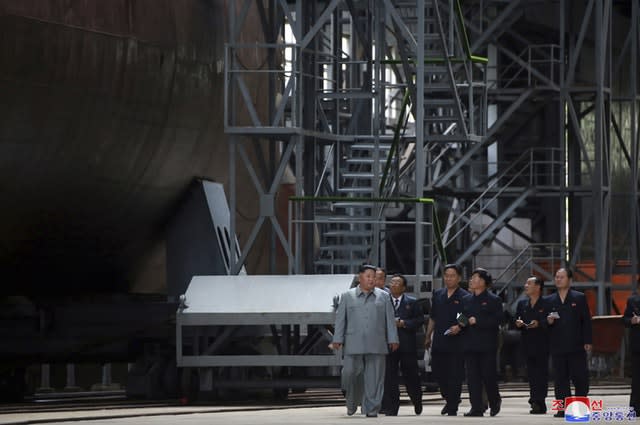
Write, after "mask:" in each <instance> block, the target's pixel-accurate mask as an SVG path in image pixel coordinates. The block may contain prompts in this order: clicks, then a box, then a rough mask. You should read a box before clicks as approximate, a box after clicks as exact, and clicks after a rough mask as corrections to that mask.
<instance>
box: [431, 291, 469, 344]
mask: <svg viewBox="0 0 640 425" xmlns="http://www.w3.org/2000/svg"><path fill="white" fill-rule="evenodd" d="M467 295H470V294H469V292H467V291H465V290H464V289H462V288H458V289H456V290H455V292H454V293H453V294H451V297H449V296H447V288H440V289H437V290H436V291H435V292H434V293H433V298H432V303H431V304H432V306H431V313H430V314H429V318H430V319H433V321H434V322H435V327H434V329H433V343H432V345H431V350H432V351H434V352H438V353H459V352H461V351H462V333H459V334H458V335H445V334H444V333H445V331H446V330H447V329H449V328H450V327H451V326H453V325H455V324H456V323H458V322H457V321H456V315H457V314H458V313H462V308H463V299H464V297H465V296H467Z"/></svg>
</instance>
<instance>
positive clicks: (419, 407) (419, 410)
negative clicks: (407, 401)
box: [413, 400, 422, 415]
mask: <svg viewBox="0 0 640 425" xmlns="http://www.w3.org/2000/svg"><path fill="white" fill-rule="evenodd" d="M413 411H414V412H416V415H420V414H421V413H422V400H419V401H418V402H417V403H416V404H415V405H414V406H413Z"/></svg>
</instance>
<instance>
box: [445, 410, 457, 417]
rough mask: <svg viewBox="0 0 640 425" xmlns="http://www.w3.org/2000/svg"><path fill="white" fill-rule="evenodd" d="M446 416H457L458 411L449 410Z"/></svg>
mask: <svg viewBox="0 0 640 425" xmlns="http://www.w3.org/2000/svg"><path fill="white" fill-rule="evenodd" d="M447 416H458V412H457V411H455V410H451V411H449V412H447Z"/></svg>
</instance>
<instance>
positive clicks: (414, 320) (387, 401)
mask: <svg viewBox="0 0 640 425" xmlns="http://www.w3.org/2000/svg"><path fill="white" fill-rule="evenodd" d="M389 289H390V292H391V303H392V304H393V308H394V312H395V318H396V327H397V328H398V337H399V339H400V347H399V348H398V349H397V350H396V351H393V352H391V353H389V354H388V355H387V364H386V373H385V380H384V400H383V403H382V404H383V406H384V410H385V413H386V414H387V416H397V415H398V409H399V408H400V388H399V381H400V378H399V376H398V372H399V370H402V376H403V378H404V381H405V386H406V387H407V393H408V394H409V398H410V399H411V402H412V403H413V409H414V412H415V414H416V415H419V414H421V413H422V389H421V387H420V377H419V373H418V357H417V346H416V332H417V330H418V329H420V327H421V326H422V325H423V324H424V315H423V314H422V309H421V308H420V306H419V304H418V303H417V300H416V299H415V298H414V297H411V296H409V295H407V294H405V291H406V290H407V280H406V279H405V277H404V276H402V275H400V274H395V275H393V277H392V278H391V285H390V287H389ZM398 366H399V367H398Z"/></svg>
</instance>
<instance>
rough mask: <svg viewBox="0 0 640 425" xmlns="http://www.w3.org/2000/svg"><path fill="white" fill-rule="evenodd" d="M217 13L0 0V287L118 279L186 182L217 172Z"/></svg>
mask: <svg viewBox="0 0 640 425" xmlns="http://www.w3.org/2000/svg"><path fill="white" fill-rule="evenodd" d="M225 14H226V11H225V10H224V2H223V1H222V0H220V1H199V0H181V1H174V0H164V1H160V0H143V1H140V0H135V1H134V0H113V1H112V0H109V1H79V0H77V1H71V0H70V1H60V0H58V1H56V0H32V1H28V0H14V1H9V0H3V1H2V2H0V200H1V205H2V208H1V209H0V235H1V237H0V275H1V276H2V285H1V286H0V288H1V289H0V291H2V293H4V294H31V293H38V294H42V293H43V292H48V291H51V292H53V293H61V292H63V293H64V292H76V291H120V290H122V291H127V290H129V288H130V286H131V284H132V282H133V281H134V280H135V279H136V276H139V275H140V274H141V273H144V270H143V269H144V268H145V267H146V265H145V261H146V260H147V259H148V257H149V253H150V252H151V251H152V250H153V249H154V247H156V249H157V247H158V246H160V247H161V246H162V239H163V235H162V229H163V225H164V224H165V222H166V221H167V220H168V219H169V218H170V217H171V214H172V210H173V209H174V208H175V207H176V205H177V204H178V202H179V198H180V196H181V194H182V193H183V191H184V190H185V189H186V188H187V186H188V184H189V182H191V181H192V180H193V178H194V177H195V176H206V177H208V178H213V179H216V180H219V181H220V180H222V181H224V180H226V170H227V162H228V160H227V154H226V152H227V151H226V143H225V142H224V138H223V128H222V127H223V123H222V118H221V117H222V113H223V94H222V93H223V86H222V84H223V75H222V59H223V46H224V31H225V24H224V23H225V21H226V19H225ZM160 256H161V255H160ZM160 274H162V273H160Z"/></svg>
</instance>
